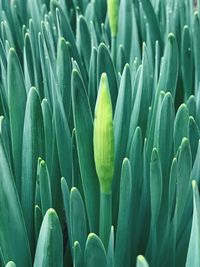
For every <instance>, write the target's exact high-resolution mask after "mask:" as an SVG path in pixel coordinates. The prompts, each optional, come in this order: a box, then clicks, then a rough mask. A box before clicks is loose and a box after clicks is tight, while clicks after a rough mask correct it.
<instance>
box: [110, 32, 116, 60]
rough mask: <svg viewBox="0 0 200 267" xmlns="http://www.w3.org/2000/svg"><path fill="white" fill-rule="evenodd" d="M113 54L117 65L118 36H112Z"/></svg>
mask: <svg viewBox="0 0 200 267" xmlns="http://www.w3.org/2000/svg"><path fill="white" fill-rule="evenodd" d="M111 55H112V60H113V64H114V65H116V57H117V39H116V36H113V37H112V41H111Z"/></svg>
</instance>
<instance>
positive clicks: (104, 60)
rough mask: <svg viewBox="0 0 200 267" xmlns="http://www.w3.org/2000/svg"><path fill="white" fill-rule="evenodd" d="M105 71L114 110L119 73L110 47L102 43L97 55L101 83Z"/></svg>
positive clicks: (98, 74)
mask: <svg viewBox="0 0 200 267" xmlns="http://www.w3.org/2000/svg"><path fill="white" fill-rule="evenodd" d="M104 72H105V73H106V74H107V76H108V83H109V87H110V95H111V100H112V106H113V111H114V110H115V105H116V101H117V94H118V81H117V75H116V71H115V68H114V65H113V62H112V59H111V56H110V53H109V51H108V48H107V47H106V46H105V45H104V44H103V43H101V44H100V45H99V48H98V56H97V76H98V84H99V83H100V79H101V75H102V73H104Z"/></svg>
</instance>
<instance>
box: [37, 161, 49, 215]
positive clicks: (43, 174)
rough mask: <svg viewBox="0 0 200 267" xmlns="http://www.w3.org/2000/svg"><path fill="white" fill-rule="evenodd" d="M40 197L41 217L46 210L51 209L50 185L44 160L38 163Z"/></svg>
mask: <svg viewBox="0 0 200 267" xmlns="http://www.w3.org/2000/svg"><path fill="white" fill-rule="evenodd" d="M39 184H40V197H41V206H42V214H43V216H44V215H45V213H46V212H47V210H48V209H50V208H52V198H51V184H50V178H49V172H48V168H47V165H46V163H45V161H44V160H41V161H40V167H39Z"/></svg>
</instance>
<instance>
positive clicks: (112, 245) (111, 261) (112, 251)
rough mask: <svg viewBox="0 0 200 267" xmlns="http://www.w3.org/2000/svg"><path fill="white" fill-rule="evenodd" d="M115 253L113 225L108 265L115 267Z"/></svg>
mask: <svg viewBox="0 0 200 267" xmlns="http://www.w3.org/2000/svg"><path fill="white" fill-rule="evenodd" d="M114 262H115V254H114V227H113V226H112V227H111V230H110V239H109V243H108V252H107V266H109V267H114V266H115V265H114Z"/></svg>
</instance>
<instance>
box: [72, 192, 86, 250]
mask: <svg viewBox="0 0 200 267" xmlns="http://www.w3.org/2000/svg"><path fill="white" fill-rule="evenodd" d="M70 229H71V237H72V244H74V242H75V241H78V242H79V244H80V247H81V249H84V247H85V242H86V239H87V228H86V216H85V207H84V203H83V200H82V197H81V194H80V193H79V191H78V189H77V188H75V187H73V188H72V189H71V192H70Z"/></svg>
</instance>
